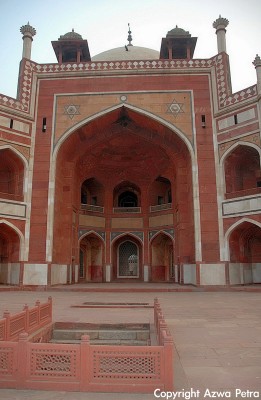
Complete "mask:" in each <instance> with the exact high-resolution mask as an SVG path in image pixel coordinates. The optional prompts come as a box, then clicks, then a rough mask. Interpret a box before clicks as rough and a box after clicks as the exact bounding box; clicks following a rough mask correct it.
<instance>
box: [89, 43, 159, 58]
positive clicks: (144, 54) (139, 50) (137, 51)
mask: <svg viewBox="0 0 261 400" xmlns="http://www.w3.org/2000/svg"><path fill="white" fill-rule="evenodd" d="M127 49H128V50H127ZM158 59H159V51H157V50H153V49H148V48H147V47H139V46H122V47H116V48H115V49H111V50H107V51H104V52H102V53H99V54H97V55H96V56H94V57H92V61H122V60H158Z"/></svg>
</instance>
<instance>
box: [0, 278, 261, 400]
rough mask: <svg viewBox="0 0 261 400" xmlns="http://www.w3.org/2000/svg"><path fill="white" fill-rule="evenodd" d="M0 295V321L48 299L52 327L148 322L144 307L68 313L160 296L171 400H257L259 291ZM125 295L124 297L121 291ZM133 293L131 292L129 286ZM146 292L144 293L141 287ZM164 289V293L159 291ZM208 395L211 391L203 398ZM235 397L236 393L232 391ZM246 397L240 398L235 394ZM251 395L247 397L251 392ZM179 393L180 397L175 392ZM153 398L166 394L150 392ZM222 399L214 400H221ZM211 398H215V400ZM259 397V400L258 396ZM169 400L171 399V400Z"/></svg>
mask: <svg viewBox="0 0 261 400" xmlns="http://www.w3.org/2000/svg"><path fill="white" fill-rule="evenodd" d="M96 288H97V290H96V291H95V290H92V291H88V289H87V291H70V290H67V289H66V290H65V291H62V290H60V291H59V289H58V290H53V289H52V290H51V291H17V292H12V291H6V292H5V291H3V292H1V291H0V315H1V314H2V313H3V311H4V310H6V309H8V310H9V311H10V312H12V313H13V312H17V311H21V309H22V307H23V305H24V304H25V303H27V304H28V305H29V306H32V305H33V304H34V303H35V301H36V300H37V299H39V300H40V301H41V302H44V301H46V299H47V297H48V296H49V295H51V296H52V298H53V304H54V307H53V320H54V321H75V322H97V323H100V322H103V323H106V322H108V323H126V322H145V323H150V322H153V312H152V309H148V308H142V307H141V308H131V307H130V308H73V307H72V306H74V305H82V304H83V303H84V302H104V303H106V302H108V303H109V302H110V303H112V302H114V303H123V302H129V303H132V302H133V303H138V302H140V303H149V304H151V305H152V304H153V299H154V298H155V297H158V299H159V301H160V304H161V307H162V310H163V313H164V315H165V319H166V322H167V324H168V326H169V328H170V331H171V333H172V336H173V339H174V344H175V354H174V392H175V394H176V399H178V398H179V399H188V400H189V399H200V400H201V399H209V398H217V394H216V396H215V394H214V393H212V392H213V391H216V392H219V393H221V394H222V392H223V398H232V399H242V398H247V399H249V398H252V399H253V398H260V399H261V295H260V293H258V292H255V291H253V292H242V291H240V292H235V291H234V292H218V291H215V292H202V291H193V292H168V291H167V287H166V286H163V285H159V286H156V285H153V286H150V291H142V288H141V286H139V287H138V288H137V287H136V289H137V290H138V291H135V292H130V291H128V290H126V285H123V286H120V285H117V288H118V289H119V291H118V292H113V291H102V290H103V289H102V288H103V286H102V285H96ZM121 288H122V289H124V292H121V291H120V290H121ZM132 288H133V289H135V285H134V286H132ZM144 288H146V290H148V286H147V285H146V286H144ZM164 288H165V291H164ZM207 390H209V392H208V391H207ZM236 390H238V391H236ZM240 390H241V391H244V392H242V393H240V392H239V391H240ZM250 391H252V393H250ZM178 392H179V393H178ZM156 394H157V395H158V396H160V397H158V398H160V399H162V398H166V397H163V396H164V393H162V394H161V393H159V392H157V393H156ZM221 394H220V395H219V397H221ZM213 396H214V397H213ZM257 396H258V397H257ZM29 398H30V399H32V400H45V399H49V400H60V399H63V400H105V399H106V400H118V399H122V400H140V399H144V400H149V399H154V400H155V399H157V397H155V396H154V394H153V393H151V394H146V395H144V394H127V393H116V394H115V393H114V394H113V393H112V394H110V393H79V392H73V393H72V392H71V393H70V392H64V391H62V388H61V391H60V392H45V391H27V390H22V391H16V390H10V389H2V390H0V399H3V400H5V399H7V400H9V399H10V400H11V399H12V400H16V399H17V400H22V399H29ZM169 398H173V396H172V397H169Z"/></svg>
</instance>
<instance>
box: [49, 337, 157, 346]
mask: <svg viewBox="0 0 261 400" xmlns="http://www.w3.org/2000/svg"><path fill="white" fill-rule="evenodd" d="M90 342H91V344H92V345H103V346H107V345H109V346H147V345H149V344H150V343H148V342H147V341H145V340H113V339H108V340H105V339H104V340H99V339H98V340H97V339H96V340H91V341H90ZM49 343H59V344H62V343H65V344H80V343H81V341H80V340H76V339H75V340H70V339H51V340H50V342H49Z"/></svg>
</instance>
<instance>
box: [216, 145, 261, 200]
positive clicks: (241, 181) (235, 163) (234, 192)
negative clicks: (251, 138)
mask: <svg viewBox="0 0 261 400" xmlns="http://www.w3.org/2000/svg"><path fill="white" fill-rule="evenodd" d="M224 170H225V182H226V198H231V197H237V196H244V195H250V194H254V193H256V190H257V188H260V187H261V170H260V156H259V153H258V151H257V150H256V149H255V148H253V147H250V146H247V145H246V146H245V145H239V146H237V147H235V148H234V149H233V150H232V151H231V153H229V155H228V156H227V157H226V159H225V163H224Z"/></svg>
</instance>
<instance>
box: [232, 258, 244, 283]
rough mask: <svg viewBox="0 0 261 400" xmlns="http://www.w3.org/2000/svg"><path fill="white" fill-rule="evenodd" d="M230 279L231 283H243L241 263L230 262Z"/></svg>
mask: <svg viewBox="0 0 261 400" xmlns="http://www.w3.org/2000/svg"><path fill="white" fill-rule="evenodd" d="M229 281H230V285H241V284H243V268H242V266H241V265H240V263H230V264H229Z"/></svg>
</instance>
